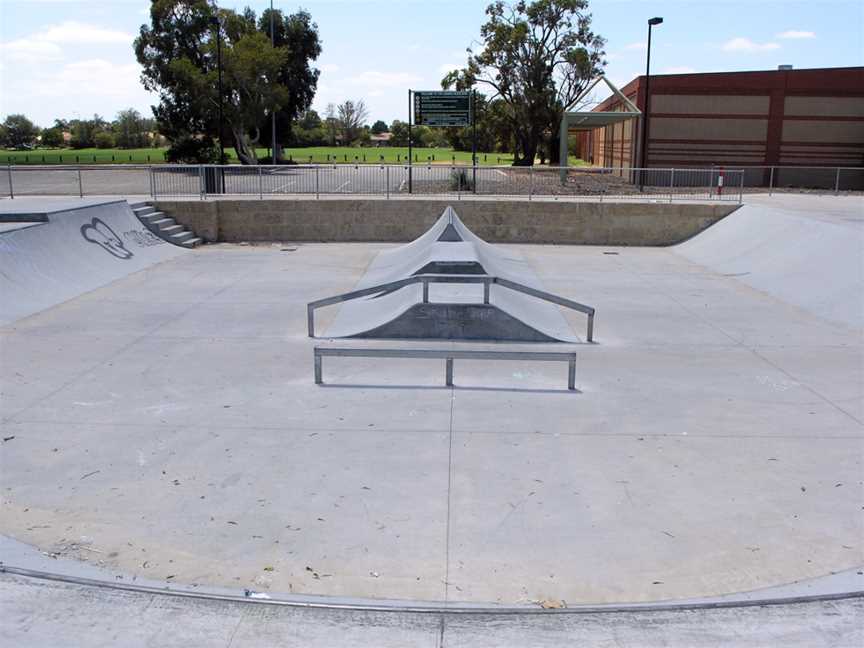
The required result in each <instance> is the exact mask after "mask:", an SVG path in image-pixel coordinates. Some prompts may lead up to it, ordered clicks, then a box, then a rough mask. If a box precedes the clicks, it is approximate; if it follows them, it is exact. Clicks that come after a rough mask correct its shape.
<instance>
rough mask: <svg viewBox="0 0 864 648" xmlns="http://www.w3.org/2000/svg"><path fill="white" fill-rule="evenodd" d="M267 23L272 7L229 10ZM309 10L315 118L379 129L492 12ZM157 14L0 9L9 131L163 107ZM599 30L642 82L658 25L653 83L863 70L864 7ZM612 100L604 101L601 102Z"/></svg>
mask: <svg viewBox="0 0 864 648" xmlns="http://www.w3.org/2000/svg"><path fill="white" fill-rule="evenodd" d="M220 4H221V5H222V6H226V7H233V8H238V9H239V8H242V7H243V6H246V5H247V4H248V5H249V6H251V7H252V8H253V9H255V10H256V11H257V12H260V11H261V10H262V9H263V8H265V7H266V6H268V5H269V0H262V1H250V2H243V1H235V0H222V1H221V2H220ZM275 4H276V6H277V7H278V8H281V9H283V10H286V11H294V10H296V9H297V8H298V7H300V6H302V7H304V8H306V9H307V10H308V11H309V12H310V13H311V14H312V17H313V19H314V20H315V22H317V24H318V27H319V32H320V36H321V39H322V41H323V54H322V56H321V58H320V59H319V61H318V67H319V68H320V69H321V70H322V74H321V79H320V83H319V90H318V94H317V96H316V99H315V103H314V107H315V108H316V109H317V110H319V112H323V110H324V108H325V106H326V105H327V103H328V102H335V103H338V102H339V101H342V100H344V99H347V98H355V99H364V100H365V101H366V104H367V106H368V107H369V108H370V118H371V120H373V121H374V120H375V119H384V120H385V121H387V122H388V123H389V122H390V121H391V120H392V119H394V118H395V119H403V120H404V119H405V118H406V113H407V89H408V88H414V89H436V88H437V87H438V84H439V82H440V79H441V77H442V76H443V72H444V71H445V70H446V69H448V68H450V67H451V66H453V65H458V64H462V63H464V60H465V53H464V52H465V48H466V47H467V46H469V45H470V44H471V43H472V41H474V40H475V39H476V38H478V36H479V27H480V25H481V24H482V22H483V18H484V9H485V6H486V4H487V2H486V0H423V1H412V0H401V1H397V0H305V1H303V2H302V3H298V2H295V1H293V0H292V1H284V0H277V1H276V3H275ZM148 6H149V2H147V1H146V0H110V1H108V0H89V1H87V0H82V1H63V0H55V1H48V0H0V117H5V116H6V115H7V114H9V113H15V112H23V113H25V114H27V115H28V116H30V117H31V118H32V119H34V120H35V121H36V122H37V123H38V124H40V125H43V126H44V125H50V124H51V122H52V121H53V118H54V117H55V116H58V117H66V118H72V117H76V116H82V117H85V116H90V115H92V114H93V113H94V112H98V113H99V114H101V115H102V116H104V117H109V118H111V117H113V116H114V115H115V114H116V113H117V111H118V110H121V109H123V108H126V107H130V106H131V107H135V108H138V109H139V110H141V111H142V112H145V113H149V106H150V104H151V103H153V101H154V99H153V98H152V96H151V95H148V93H146V92H145V91H144V90H143V88H141V87H140V84H139V81H138V74H139V70H138V66H137V63H136V62H135V57H134V54H133V52H132V46H131V41H132V38H133V37H134V35H135V34H136V33H137V31H138V28H139V26H140V25H141V23H142V22H145V21H146V20H147V7H148ZM591 12H592V14H593V16H594V23H593V24H594V29H595V31H597V32H598V33H600V34H601V35H603V36H604V37H605V38H606V39H607V41H608V43H607V46H606V51H607V53H608V58H609V64H608V67H607V75H608V77H609V78H610V79H611V80H612V81H613V82H615V83H616V84H622V83H626V82H627V81H629V80H630V79H632V78H633V77H634V76H636V75H638V74H641V73H643V72H644V68H645V38H646V21H647V19H648V18H649V17H651V16H654V15H658V16H663V18H664V19H665V22H664V24H663V25H661V26H659V27H658V28H656V30H655V31H654V42H653V47H652V73H661V74H662V73H664V72H666V73H674V72H718V71H726V70H763V69H765V70H767V69H776V67H777V65H779V64H782V63H788V64H792V65H794V66H795V67H796V68H805V67H838V66H852V65H864V2H861V1H860V0H833V1H832V0H808V1H805V2H798V1H794V0H793V1H790V0H786V1H784V2H774V1H760V0H749V1H746V2H739V1H737V0H712V1H703V0H687V1H682V0H679V1H657V2H645V1H636V0H594V2H592V3H591ZM598 99H602V97H598Z"/></svg>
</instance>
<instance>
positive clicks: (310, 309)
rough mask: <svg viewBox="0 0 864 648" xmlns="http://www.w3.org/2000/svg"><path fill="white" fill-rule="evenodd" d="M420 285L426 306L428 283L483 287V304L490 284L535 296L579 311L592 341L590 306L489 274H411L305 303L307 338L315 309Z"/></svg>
mask: <svg viewBox="0 0 864 648" xmlns="http://www.w3.org/2000/svg"><path fill="white" fill-rule="evenodd" d="M416 283H422V284H423V303H424V304H427V303H429V284H430V283H456V284H483V303H484V304H488V303H489V298H490V293H491V288H492V284H497V285H499V286H501V287H502V288H507V289H509V290H513V291H515V292H521V293H523V294H525V295H529V296H531V297H536V298H537V299H542V300H544V301H548V302H551V303H553V304H557V305H559V306H564V307H565V308H569V309H571V310H575V311H579V312H580V313H584V314H585V315H587V316H588V327H587V335H586V339H587V341H588V342H593V341H594V308H593V307H592V306H586V305H585V304H580V303H579V302H575V301H573V300H572V299H566V298H564V297H559V296H558V295H553V294H552V293H548V292H546V291H543V290H538V289H537V288H531V287H530V286H526V285H524V284H520V283H517V282H515V281H510V280H509V279H504V278H502V277H493V276H491V275H452V274H422V275H412V276H410V277H406V278H405V279H399V280H398V281H390V282H388V283H383V284H378V285H377V286H370V287H369V288H361V289H360V290H352V291H351V292H347V293H342V294H341V295H334V296H333V297H325V298H323V299H318V300H315V301H313V302H309V303H308V304H306V326H307V329H308V332H309V337H311V338H314V337H315V310H316V309H318V308H321V307H323V306H331V305H333V304H340V303H342V302H346V301H350V300H352V299H359V298H360V297H367V296H369V295H375V294H378V293H383V292H392V291H394V290H399V289H400V288H404V287H405V286H409V285H411V284H416Z"/></svg>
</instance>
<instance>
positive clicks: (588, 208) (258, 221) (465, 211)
mask: <svg viewBox="0 0 864 648" xmlns="http://www.w3.org/2000/svg"><path fill="white" fill-rule="evenodd" d="M156 205H157V207H158V208H159V209H160V210H161V211H163V212H165V213H166V214H168V215H169V216H171V217H172V218H174V219H175V220H176V221H177V222H178V223H182V224H183V225H185V226H186V227H188V228H189V229H191V230H193V231H194V232H195V233H196V234H197V235H198V236H201V237H202V238H204V240H206V241H208V242H227V243H238V242H241V241H382V242H405V241H411V240H413V239H415V238H417V237H418V236H420V235H421V234H423V232H425V231H426V230H427V229H429V227H431V226H432V224H433V223H434V222H435V220H436V219H437V218H438V217H439V216H440V215H441V212H442V211H444V208H445V207H447V205H452V206H453V207H454V209H455V210H456V212H457V213H458V214H459V216H460V218H462V220H463V221H464V222H465V224H466V225H467V226H468V227H469V228H471V229H472V230H473V231H474V232H475V233H476V234H477V235H478V236H480V237H481V238H483V239H485V240H487V241H489V242H491V243H561V244H573V245H652V246H653V245H673V244H675V243H680V242H681V241H684V240H686V239H688V238H690V237H691V236H693V235H695V234H698V233H699V232H701V231H702V230H704V229H705V228H706V227H708V226H710V225H712V224H713V223H715V222H717V221H718V220H720V219H721V218H723V217H724V216H726V215H728V214H729V213H731V212H732V211H734V210H735V209H736V208H737V207H738V205H734V204H698V203H689V204H688V203H671V204H670V203H614V202H604V203H600V202H597V203H588V202H541V201H530V202H529V201H511V200H470V201H468V200H466V201H455V200H451V201H446V200H422V199H411V200H398V199H397V200H369V199H348V200H332V199H331V200H328V199H323V200H283V199H279V200H213V201H179V200H159V201H157V203H156Z"/></svg>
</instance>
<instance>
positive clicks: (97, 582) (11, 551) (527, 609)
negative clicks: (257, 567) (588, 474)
mask: <svg viewBox="0 0 864 648" xmlns="http://www.w3.org/2000/svg"><path fill="white" fill-rule="evenodd" d="M0 556H2V560H0V574H12V575H18V576H24V577H27V578H34V579H41V580H48V581H55V582H62V583H69V584H74V585H82V586H87V587H97V588H107V589H113V590H118V591H126V592H138V593H143V594H160V595H164V596H173V597H177V598H191V599H199V600H213V601H225V602H235V603H240V602H242V603H252V604H260V605H272V606H283V607H293V608H317V609H333V610H339V609H342V610H363V611H369V612H407V613H414V614H417V613H442V612H446V613H448V614H478V615H479V614H483V615H523V614H598V613H616V612H635V611H639V612H663V611H670V610H710V609H721V608H740V607H754V606H770V605H789V604H797V603H811V602H817V601H835V600H842V599H853V598H855V599H857V598H864V567H862V568H853V569H849V570H844V571H841V572H837V573H833V574H829V575H827V576H822V577H818V578H814V579H808V580H802V581H796V582H794V583H790V584H787V585H780V586H775V587H768V588H764V589H758V590H753V591H749V592H740V593H734V594H727V595H723V596H716V597H705V598H695V599H682V600H667V601H656V602H644V603H602V604H577V605H568V606H567V607H560V608H550V609H546V608H543V607H542V606H540V605H539V604H523V605H509V606H508V605H496V604H494V603H470V602H462V601H453V602H450V601H411V600H403V599H370V598H352V597H338V596H320V595H303V594H282V593H272V594H271V593H269V592H255V591H251V590H238V589H234V588H227V587H215V586H196V585H185V584H181V583H171V582H168V581H156V580H150V579H138V578H137V576H129V575H123V574H117V573H112V572H110V571H109V570H107V569H105V568H102V567H97V566H95V565H91V564H87V563H82V562H78V561H75V560H69V559H57V558H51V557H50V555H48V554H47V553H45V552H42V551H39V550H38V549H36V548H35V547H32V546H30V545H27V544H24V543H22V542H18V541H17V540H13V539H12V538H8V537H6V536H0ZM10 558H11V562H14V563H17V564H10Z"/></svg>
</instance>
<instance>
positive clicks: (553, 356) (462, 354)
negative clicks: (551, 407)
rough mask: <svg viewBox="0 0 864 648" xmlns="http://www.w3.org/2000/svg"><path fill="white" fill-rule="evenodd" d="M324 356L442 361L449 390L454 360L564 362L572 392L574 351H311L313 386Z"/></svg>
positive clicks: (319, 376) (319, 379) (318, 380)
mask: <svg viewBox="0 0 864 648" xmlns="http://www.w3.org/2000/svg"><path fill="white" fill-rule="evenodd" d="M324 356H336V357H342V358H422V359H430V358H431V359H436V360H444V384H445V385H447V386H448V387H452V386H453V361H454V360H537V361H539V362H566V363H567V389H569V390H571V391H575V390H576V352H575V351H468V350H461V349H459V350H453V349H359V348H340V347H315V349H314V357H315V384H316V385H321V384H323V383H324V367H323V364H324V363H323V358H324Z"/></svg>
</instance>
